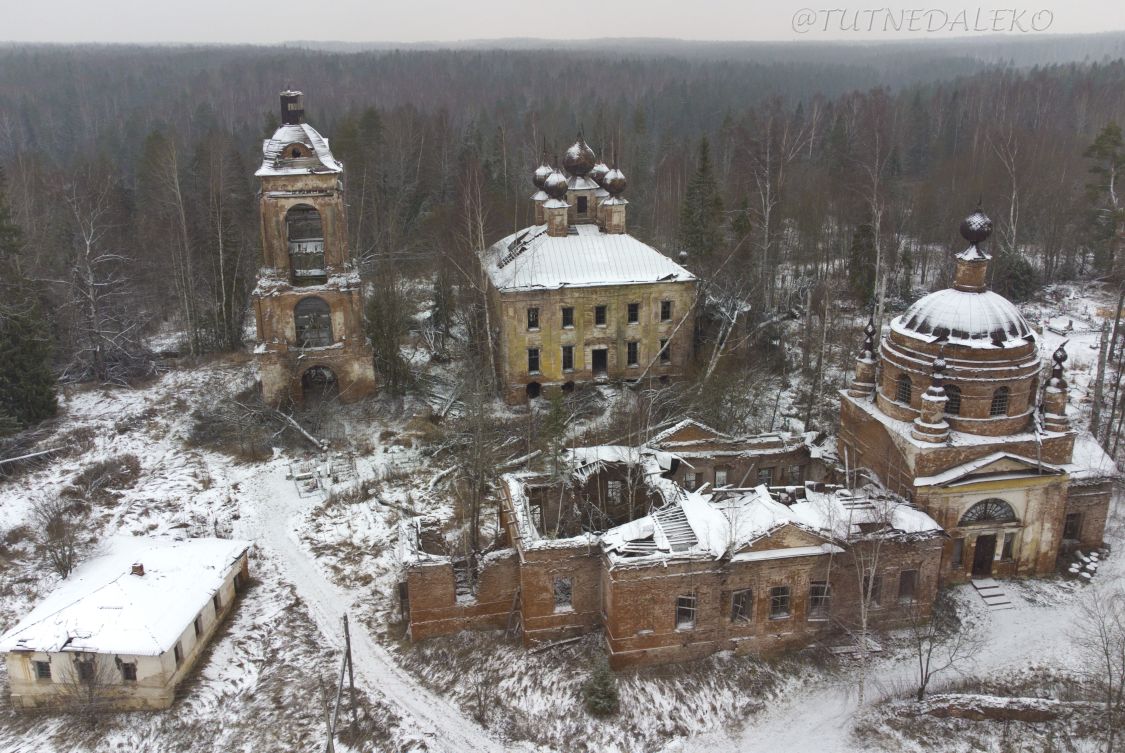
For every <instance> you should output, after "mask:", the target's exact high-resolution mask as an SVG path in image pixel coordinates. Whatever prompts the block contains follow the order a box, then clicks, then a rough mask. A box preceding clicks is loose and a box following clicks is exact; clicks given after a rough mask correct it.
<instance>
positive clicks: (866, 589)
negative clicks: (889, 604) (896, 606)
mask: <svg viewBox="0 0 1125 753" xmlns="http://www.w3.org/2000/svg"><path fill="white" fill-rule="evenodd" d="M863 598H864V599H866V600H867V604H868V606H869V607H870V608H872V609H877V608H878V607H879V606H880V601H881V600H882V598H883V576H881V575H879V574H878V573H876V574H875V575H871V574H870V573H868V574H867V575H865V576H863Z"/></svg>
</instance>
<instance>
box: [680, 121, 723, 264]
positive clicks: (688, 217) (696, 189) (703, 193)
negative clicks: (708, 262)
mask: <svg viewBox="0 0 1125 753" xmlns="http://www.w3.org/2000/svg"><path fill="white" fill-rule="evenodd" d="M722 223H723V200H722V197H721V196H720V195H719V185H718V182H717V181H716V180H715V171H714V168H713V167H712V165H711V145H710V143H709V142H708V141H707V137H706V136H705V137H703V138H702V139H701V140H700V142H699V162H698V164H697V166H696V169H695V175H694V176H693V177H692V179H691V182H690V183H688V187H687V194H686V195H685V196H684V206H683V209H682V210H681V211H680V242H681V243H682V244H683V248H684V250H685V251H687V252H688V254H689V255H692V256H696V255H698V256H704V257H705V256H707V255H708V254H710V253H711V252H712V251H713V250H714V249H715V248H717V247H718V246H720V245H721V243H722Z"/></svg>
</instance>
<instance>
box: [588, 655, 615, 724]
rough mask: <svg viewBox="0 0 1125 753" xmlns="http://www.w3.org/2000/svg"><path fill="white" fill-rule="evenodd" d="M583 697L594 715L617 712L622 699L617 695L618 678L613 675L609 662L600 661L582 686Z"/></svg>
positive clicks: (608, 714) (609, 714)
mask: <svg viewBox="0 0 1125 753" xmlns="http://www.w3.org/2000/svg"><path fill="white" fill-rule="evenodd" d="M582 698H583V700H585V702H586V710H587V711H589V712H590V713H591V714H593V715H594V716H612V715H613V714H616V713H617V709H618V707H619V706H620V699H619V698H618V695H617V678H616V677H614V676H613V672H612V670H610V668H609V664H608V663H607V662H605V661H601V662H599V663H598V664H597V665H596V666H595V667H594V671H593V672H592V673H591V674H590V679H589V680H587V681H586V684H584V685H583V686H582Z"/></svg>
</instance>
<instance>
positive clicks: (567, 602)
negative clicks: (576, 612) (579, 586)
mask: <svg viewBox="0 0 1125 753" xmlns="http://www.w3.org/2000/svg"><path fill="white" fill-rule="evenodd" d="M573 609H574V580H573V579H572V578H555V611H556V612H569V611H571V610H573Z"/></svg>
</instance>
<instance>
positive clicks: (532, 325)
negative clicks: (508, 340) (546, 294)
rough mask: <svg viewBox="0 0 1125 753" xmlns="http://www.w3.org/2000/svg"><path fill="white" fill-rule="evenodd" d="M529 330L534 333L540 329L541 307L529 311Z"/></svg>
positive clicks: (533, 307) (534, 307)
mask: <svg viewBox="0 0 1125 753" xmlns="http://www.w3.org/2000/svg"><path fill="white" fill-rule="evenodd" d="M527 329H528V330H529V331H532V332H534V331H535V330H537V329H539V307H538V306H532V307H530V308H528V310H527Z"/></svg>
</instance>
